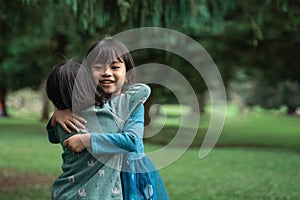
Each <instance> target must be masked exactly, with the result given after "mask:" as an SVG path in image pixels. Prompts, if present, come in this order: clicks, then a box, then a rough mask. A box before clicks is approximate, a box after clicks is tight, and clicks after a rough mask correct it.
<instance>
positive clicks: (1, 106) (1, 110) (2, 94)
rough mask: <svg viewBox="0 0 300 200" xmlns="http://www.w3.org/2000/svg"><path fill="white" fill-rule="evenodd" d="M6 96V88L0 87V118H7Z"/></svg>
mask: <svg viewBox="0 0 300 200" xmlns="http://www.w3.org/2000/svg"><path fill="white" fill-rule="evenodd" d="M6 95H7V88H6V87H5V86H1V87H0V116H4V117H8V114H7V111H6Z"/></svg>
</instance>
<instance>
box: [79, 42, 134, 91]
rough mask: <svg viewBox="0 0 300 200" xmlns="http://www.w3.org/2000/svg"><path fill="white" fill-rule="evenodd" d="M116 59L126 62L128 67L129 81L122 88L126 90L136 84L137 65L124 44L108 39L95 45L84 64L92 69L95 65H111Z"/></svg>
mask: <svg viewBox="0 0 300 200" xmlns="http://www.w3.org/2000/svg"><path fill="white" fill-rule="evenodd" d="M116 59H117V60H118V61H120V62H122V63H123V62H124V64H125V67H126V80H127V81H126V83H125V84H124V86H123V88H122V90H124V89H126V88H127V87H128V86H129V85H131V84H132V83H133V82H134V79H135V72H134V67H135V64H134V61H133V59H132V56H131V54H130V52H129V50H128V49H127V47H126V46H125V45H124V44H123V43H122V42H120V41H118V40H115V39H112V38H106V39H103V40H101V41H98V42H96V43H94V44H93V45H92V46H91V48H90V49H89V50H88V52H87V54H86V57H85V59H84V61H83V63H84V65H85V66H87V67H88V68H90V69H91V68H92V67H93V66H94V65H95V64H99V63H100V64H104V65H109V64H111V63H112V62H113V61H114V60H116Z"/></svg>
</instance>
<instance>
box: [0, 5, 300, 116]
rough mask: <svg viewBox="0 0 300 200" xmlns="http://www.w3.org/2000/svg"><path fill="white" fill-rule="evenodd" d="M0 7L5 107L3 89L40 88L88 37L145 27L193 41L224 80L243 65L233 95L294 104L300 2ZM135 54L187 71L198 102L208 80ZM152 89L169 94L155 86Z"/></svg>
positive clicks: (159, 56)
mask: <svg viewBox="0 0 300 200" xmlns="http://www.w3.org/2000/svg"><path fill="white" fill-rule="evenodd" d="M0 6H1V7H0V9H1V12H0V29H1V31H0V34H1V35H0V36H1V41H0V47H1V51H0V102H1V103H2V104H3V105H4V113H6V112H5V111H6V109H5V97H6V95H7V93H8V92H10V91H13V90H17V89H20V88H22V87H25V86H29V87H32V88H40V87H41V84H42V83H43V80H44V79H45V77H46V75H47V73H48V71H49V69H50V68H51V67H52V66H53V65H54V64H55V63H57V62H59V61H61V60H64V59H65V56H66V57H79V58H82V57H83V56H84V53H85V52H86V51H87V49H88V47H89V46H90V45H91V44H92V43H93V42H95V41H97V40H99V39H102V38H104V37H105V36H111V35H114V34H116V33H119V32H122V31H125V30H128V29H132V28H138V27H146V26H155V27H165V28H169V29H173V30H177V31H180V32H182V33H184V34H186V35H188V36H190V37H192V38H193V39H195V40H196V41H198V42H199V43H200V44H201V45H202V46H203V47H204V48H205V49H206V50H207V51H208V53H209V54H210V55H211V56H212V59H213V60H214V61H215V62H216V64H217V66H218V67H219V70H220V72H221V74H222V77H223V80H224V82H225V84H226V85H227V83H229V82H230V81H233V82H234V80H235V83H236V82H239V81H241V79H237V77H238V73H239V72H240V71H241V70H242V71H243V73H244V74H245V75H246V77H250V78H249V80H250V79H251V81H250V82H248V83H249V84H250V83H251V84H252V85H251V87H250V88H252V90H250V89H249V90H247V91H246V92H245V89H244V90H242V89H241V88H239V86H241V85H240V84H238V85H237V87H238V88H237V90H236V91H237V92H238V93H239V91H244V92H245V93H239V95H240V96H241V97H242V98H243V100H244V102H245V103H246V104H247V105H257V104H258V105H262V106H264V107H266V108H275V107H278V106H280V105H286V106H287V107H288V109H287V110H288V112H289V113H294V112H295V107H296V108H297V107H299V104H300V102H299V101H298V99H299V96H300V94H299V93H300V91H299V81H300V80H299V77H300V68H299V64H300V60H299V59H300V57H299V55H300V48H299V45H300V33H299V30H300V17H299V16H300V9H299V6H300V2H299V1H296V0H274V1H270V0H260V1H258V0H254V1H246V0H228V1H221V0H175V1H174V0H144V1H137V0H127V1H125V0H114V1H111V0H104V1H97V0H89V1H78V0H65V1H41V0H21V1H20V0H19V1H1V3H0ZM184 48H188V47H184ZM134 60H135V61H136V63H137V64H143V63H149V62H158V63H165V64H167V65H169V66H172V67H174V68H175V69H177V70H178V71H179V72H180V73H182V74H183V75H184V76H186V77H187V78H188V80H189V81H190V83H191V85H193V87H194V89H195V91H196V92H197V93H198V96H199V100H200V101H199V102H203V101H204V100H203V94H204V92H205V90H206V86H205V84H204V83H203V81H199V80H201V76H200V75H198V74H197V73H195V71H194V69H193V67H187V66H188V63H187V62H186V61H185V60H182V59H181V58H179V57H178V56H176V55H171V54H170V53H168V52H163V51H142V52H137V53H134ZM263 85H264V86H268V87H263ZM247 92H248V94H249V93H250V92H252V95H246V93H247ZM154 93H157V94H159V93H160V94H164V95H167V96H168V94H169V93H168V92H166V90H165V89H164V88H159V87H154ZM170 95H171V94H170ZM250 97H251V98H250ZM266 98H267V99H268V100H266ZM201 99H202V100H201ZM265 102H268V103H267V104H266V103H265ZM201 104H202V103H201ZM203 104H204V103H203ZM247 105H246V106H247ZM200 106H201V108H203V107H204V105H200ZM45 117H46V116H45Z"/></svg>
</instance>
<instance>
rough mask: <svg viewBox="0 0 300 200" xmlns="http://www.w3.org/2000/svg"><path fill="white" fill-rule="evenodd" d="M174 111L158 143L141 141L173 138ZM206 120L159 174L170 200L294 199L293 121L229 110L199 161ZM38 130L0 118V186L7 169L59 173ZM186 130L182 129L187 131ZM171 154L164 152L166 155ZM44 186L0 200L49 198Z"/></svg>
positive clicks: (298, 182)
mask: <svg viewBox="0 0 300 200" xmlns="http://www.w3.org/2000/svg"><path fill="white" fill-rule="evenodd" d="M171 110H172V108H171ZM174 110H175V109H173V113H172V114H171V115H170V119H168V120H170V121H169V122H168V123H169V124H168V127H166V128H164V130H163V131H162V132H161V133H160V134H158V135H156V136H155V137H153V138H155V139H160V140H162V141H155V139H153V138H151V139H150V140H147V141H151V142H158V143H164V142H168V140H169V139H170V138H172V137H173V136H174V130H175V131H176V124H175V125H174V124H173V125H172V123H174V122H176V118H178V116H177V115H176V113H177V112H176V111H174ZM185 114H189V112H186V113H185ZM208 119H209V116H203V117H202V120H203V121H202V122H200V124H201V126H202V127H201V129H200V131H199V133H200V134H199V133H198V135H197V138H196V139H195V141H194V143H193V145H194V147H195V148H191V149H189V150H187V151H186V152H185V153H184V154H183V156H181V157H180V158H179V159H178V160H176V161H175V162H173V163H172V164H171V165H169V166H167V167H165V168H163V169H161V170H160V172H161V175H162V177H163V179H164V182H165V185H166V187H167V190H168V192H169V195H170V197H171V199H172V200H177V199H178V200H179V199H189V200H196V199H217V200H219V199H220V200H222V199H237V200H238V199H255V200H256V199H300V192H299V188H300V171H299V169H298V166H300V156H299V146H300V145H299V142H300V140H299V133H300V130H299V118H297V117H289V116H285V115H275V114H274V112H269V111H262V110H260V111H255V112H251V113H248V114H244V115H239V114H237V113H235V110H234V109H230V110H229V112H228V113H227V121H226V124H225V127H224V130H223V132H222V135H221V138H220V140H219V142H218V145H219V147H217V148H214V149H213V151H212V152H211V153H210V154H209V155H208V156H207V157H205V158H204V159H199V157H198V154H199V145H200V144H201V133H202V131H204V132H205V126H207V124H208ZM172 120H173V122H172ZM205 120H206V121H205ZM44 127H45V123H40V122H37V119H34V118H27V119H22V118H10V119H6V118H0V145H1V151H0V183H2V182H1V181H3V180H6V179H5V177H6V178H7V175H5V171H6V170H7V169H10V170H12V171H13V172H14V173H12V176H17V178H19V179H22V177H23V178H24V177H25V178H26V177H27V178H28V176H26V175H27V174H29V175H30V174H35V175H38V176H42V177H43V176H47V177H50V178H51V177H53V179H54V178H55V177H56V176H58V175H59V173H60V166H61V158H60V154H61V149H60V146H59V145H52V144H50V143H49V142H48V139H47V134H46V132H45V130H44ZM190 128H191V127H186V131H187V133H188V131H189V130H190ZM202 136H203V135H202ZM199 138H200V139H199ZM183 139H184V138H183ZM220 146H223V147H220ZM224 146H226V148H225V147H224ZM258 146H264V147H268V148H257V147H258ZM145 147H146V152H152V151H154V150H156V149H160V148H162V146H159V145H157V144H152V143H146V145H145ZM233 147H235V148H233ZM241 147H243V148H241ZM176 150H178V147H176V148H175V149H170V150H169V151H170V152H169V153H170V155H172V153H173V152H172V151H176ZM14 178H16V177H14ZM50 187H51V181H50V182H47V183H39V182H37V183H36V184H27V185H18V184H16V185H15V186H14V187H13V188H11V189H10V190H9V191H6V192H3V190H1V189H0V199H8V200H15V199H21V200H25V199H30V200H34V199H49V198H50ZM1 191H2V192H1Z"/></svg>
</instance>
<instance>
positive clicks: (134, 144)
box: [91, 106, 144, 154]
mask: <svg viewBox="0 0 300 200" xmlns="http://www.w3.org/2000/svg"><path fill="white" fill-rule="evenodd" d="M143 134H144V108H143V106H140V108H139V109H138V110H137V111H136V112H135V113H134V114H133V115H132V116H131V117H130V118H129V119H128V120H127V121H126V123H125V126H124V130H123V131H122V132H121V133H111V134H97V133H91V150H92V152H93V153H96V154H100V153H103V154H105V153H106V154H107V153H126V152H134V151H136V149H137V148H138V147H139V146H138V145H139V144H140V143H139V140H141V139H142V138H143Z"/></svg>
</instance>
